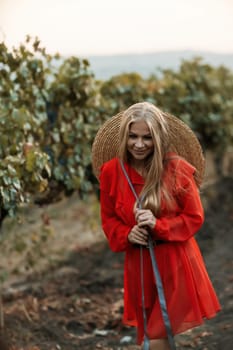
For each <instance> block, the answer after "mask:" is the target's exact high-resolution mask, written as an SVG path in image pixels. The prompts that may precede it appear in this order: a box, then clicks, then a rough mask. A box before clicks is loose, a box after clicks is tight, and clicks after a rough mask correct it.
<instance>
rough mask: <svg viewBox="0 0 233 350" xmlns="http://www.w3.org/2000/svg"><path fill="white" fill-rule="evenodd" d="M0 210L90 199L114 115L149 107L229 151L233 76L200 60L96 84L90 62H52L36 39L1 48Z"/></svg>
mask: <svg viewBox="0 0 233 350" xmlns="http://www.w3.org/2000/svg"><path fill="white" fill-rule="evenodd" d="M0 81H1V83H0V157H1V164H0V206H1V216H2V218H3V217H4V215H5V214H13V213H14V211H15V209H16V208H17V206H19V205H20V203H22V202H25V201H29V200H30V199H33V200H34V201H35V202H36V203H38V204H42V203H50V202H52V201H55V200H57V199H58V198H59V195H60V194H61V193H62V194H65V195H69V194H71V193H72V192H73V191H77V192H78V193H79V195H80V196H81V197H83V196H85V195H87V194H89V193H91V192H93V190H95V189H96V186H97V182H96V179H95V177H94V176H93V173H92V168H91V146H92V143H93V140H94V137H95V134H96V132H97V130H98V128H99V127H100V125H102V123H103V122H104V121H105V120H107V119H108V118H109V117H111V116H112V115H114V114H116V113H118V112H119V111H121V110H122V109H124V108H127V107H128V106H130V105H131V104H133V103H135V102H139V101H144V100H146V101H150V102H152V103H154V104H156V105H157V106H158V107H160V108H162V109H163V110H164V111H168V112H170V113H172V114H174V115H176V116H177V117H179V118H181V119H182V120H183V121H184V122H185V123H187V124H188V125H189V126H190V127H191V128H192V129H193V131H194V132H195V133H196V134H197V136H198V137H199V139H200V141H201V143H202V145H203V147H204V148H206V149H211V150H214V151H215V152H218V153H219V152H224V150H225V149H226V148H227V147H228V146H229V145H232V144H233V99H232V96H233V72H232V71H230V70H229V69H227V68H226V67H224V66H220V67H217V68H214V67H212V66H210V65H208V64H205V63H203V61H202V59H201V58H194V59H193V60H191V61H183V62H182V63H181V65H180V68H179V70H177V71H173V70H161V71H160V72H159V73H157V74H152V75H151V76H150V77H149V78H147V79H144V78H143V77H141V76H140V75H139V74H137V73H128V74H121V75H118V76H114V77H112V78H111V79H109V80H107V81H98V80H96V79H95V76H94V74H93V73H92V71H91V67H90V66H89V62H88V61H87V60H85V59H82V60H81V59H79V58H77V57H69V58H66V59H61V58H60V57H59V55H53V56H52V55H49V54H48V53H47V52H46V50H45V49H44V48H43V47H41V44H40V41H39V39H38V38H30V37H29V36H28V37H27V38H26V40H25V43H24V44H21V45H20V46H19V47H18V48H15V49H13V50H9V49H8V48H7V47H6V45H5V44H4V42H2V43H0Z"/></svg>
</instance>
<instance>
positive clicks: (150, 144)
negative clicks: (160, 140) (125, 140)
mask: <svg viewBox="0 0 233 350" xmlns="http://www.w3.org/2000/svg"><path fill="white" fill-rule="evenodd" d="M147 148H149V149H151V150H152V149H154V144H153V142H152V141H149V142H147Z"/></svg>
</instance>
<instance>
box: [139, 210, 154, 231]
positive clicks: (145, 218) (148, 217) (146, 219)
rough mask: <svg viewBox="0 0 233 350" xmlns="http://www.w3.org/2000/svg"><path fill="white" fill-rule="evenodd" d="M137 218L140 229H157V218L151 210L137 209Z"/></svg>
mask: <svg viewBox="0 0 233 350" xmlns="http://www.w3.org/2000/svg"><path fill="white" fill-rule="evenodd" d="M135 218H136V221H137V223H138V226H139V227H143V226H149V227H150V228H152V229H153V228H154V227H155V223H156V218H155V216H154V215H153V213H152V211H151V210H149V209H137V210H136V214H135Z"/></svg>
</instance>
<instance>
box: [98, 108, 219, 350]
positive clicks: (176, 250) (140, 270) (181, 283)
mask: <svg viewBox="0 0 233 350" xmlns="http://www.w3.org/2000/svg"><path fill="white" fill-rule="evenodd" d="M171 132H172V130H171V125H169V123H168V121H167V119H166V117H165V115H164V113H163V112H162V111H160V110H159V109H158V108H157V107H155V106H154V105H153V104H151V103H148V102H141V103H136V104H134V105H132V106H131V107H129V108H128V109H127V110H126V111H125V112H124V113H123V116H122V119H121V125H120V132H119V139H120V140H119V153H118V156H117V157H114V158H113V159H111V160H109V161H107V162H105V163H104V164H103V166H102V168H101V172H100V203H101V217H102V227H103V230H104V232H105V234H106V237H107V239H108V241H109V245H110V248H111V249H112V250H113V251H115V252H121V251H124V252H125V268H124V319H123V321H124V323H125V324H127V325H133V326H136V327H137V330H138V333H137V343H138V344H143V341H144V335H145V334H144V333H145V332H146V333H147V335H148V337H149V339H150V349H157V350H167V349H170V347H169V343H168V339H167V333H166V329H165V326H164V322H163V317H162V313H161V309H160V304H159V299H158V294H157V290H156V285H155V284H156V281H155V279H154V277H153V276H154V275H153V270H152V264H151V258H150V254H149V250H148V249H147V245H148V237H149V235H150V236H151V238H152V240H153V242H154V248H153V250H154V252H155V256H156V260H157V264H158V267H159V271H160V275H161V279H162V282H163V288H164V294H165V298H166V303H167V309H168V314H169V318H170V323H171V328H172V332H173V334H178V333H181V332H183V331H186V330H187V329H190V328H192V327H195V326H198V325H200V324H202V323H203V319H204V318H211V317H213V316H215V314H216V312H218V311H219V310H220V305H219V302H218V299H217V297H216V294H215V291H214V289H213V287H212V284H211V282H210V279H209V277H208V274H207V272H206V268H205V265H204V262H203V259H202V256H201V254H200V251H199V248H198V246H197V243H196V241H195V239H194V237H193V236H194V234H195V233H196V232H197V231H198V230H199V229H200V227H201V225H202V224H203V220H204V214H203V208H202V204H201V200H200V197H199V193H198V188H197V185H196V182H195V179H194V175H195V171H196V169H195V168H194V167H193V166H192V165H191V164H190V163H189V162H187V161H186V160H185V159H184V158H182V157H180V156H179V155H178V154H176V153H174V152H169V146H170V144H169V140H170V139H169V134H170V133H171ZM177 139H179V135H177ZM123 168H124V169H123ZM124 171H125V172H126V173H127V176H128V177H129V179H130V181H131V183H132V186H133V188H134V190H135V191H136V194H137V196H138V198H140V203H141V206H140V207H138V201H137V199H136V198H135V194H134V193H133V191H132V188H131V187H130V185H129V183H128V180H127V177H126V176H125V173H124ZM139 247H143V249H142V248H140V249H139ZM141 250H142V252H143V262H141V258H140V251H141ZM142 280H143V287H142ZM142 293H143V296H144V297H143V298H142ZM143 312H145V313H146V329H145V325H144V319H143Z"/></svg>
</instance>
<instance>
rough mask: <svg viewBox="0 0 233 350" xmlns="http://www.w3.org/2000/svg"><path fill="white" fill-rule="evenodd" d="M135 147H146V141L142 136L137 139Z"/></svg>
mask: <svg viewBox="0 0 233 350" xmlns="http://www.w3.org/2000/svg"><path fill="white" fill-rule="evenodd" d="M135 147H137V148H143V147H144V142H143V139H142V138H141V137H139V138H138V139H137V140H136V142H135Z"/></svg>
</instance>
